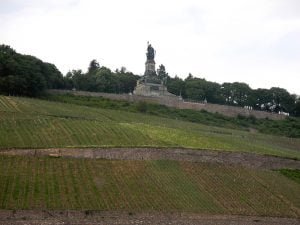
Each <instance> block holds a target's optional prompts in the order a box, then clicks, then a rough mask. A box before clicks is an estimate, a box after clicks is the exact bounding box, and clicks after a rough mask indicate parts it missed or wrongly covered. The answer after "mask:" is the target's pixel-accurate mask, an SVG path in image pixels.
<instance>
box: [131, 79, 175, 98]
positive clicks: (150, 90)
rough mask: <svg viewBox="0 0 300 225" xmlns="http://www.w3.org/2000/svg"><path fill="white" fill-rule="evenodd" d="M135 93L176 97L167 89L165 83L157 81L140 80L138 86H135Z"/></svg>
mask: <svg viewBox="0 0 300 225" xmlns="http://www.w3.org/2000/svg"><path fill="white" fill-rule="evenodd" d="M133 94H135V95H141V96H152V97H162V96H168V97H176V98H178V97H177V96H176V95H173V94H171V93H169V92H168V91H167V87H166V86H164V85H163V84H155V83H142V82H138V83H137V86H136V87H135V89H134V91H133Z"/></svg>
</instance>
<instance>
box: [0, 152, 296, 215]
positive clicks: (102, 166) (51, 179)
mask: <svg viewBox="0 0 300 225" xmlns="http://www.w3.org/2000/svg"><path fill="white" fill-rule="evenodd" d="M0 190H1V191H0V208H1V209H76V210H79V209H80V210H87V209H92V210H121V211H122V210H126V211H129V212H130V211H131V212H142V211H147V212H149V211H150V212H151V211H160V212H170V211H171V212H172V211H181V212H182V211H184V212H195V213H206V214H239V215H256V216H280V217H295V218H299V217H300V188H299V184H298V183H296V182H294V181H293V180H290V179H288V178H286V177H285V176H283V175H281V174H280V173H279V172H276V171H265V170H257V169H249V168H247V169H246V168H242V167H237V166H226V165H218V164H211V163H192V162H178V161H160V160H158V161H116V160H101V159H100V160H90V159H85V160H84V159H65V158H47V157H43V158H39V157H9V156H0ZM287 190H288V191H287Z"/></svg>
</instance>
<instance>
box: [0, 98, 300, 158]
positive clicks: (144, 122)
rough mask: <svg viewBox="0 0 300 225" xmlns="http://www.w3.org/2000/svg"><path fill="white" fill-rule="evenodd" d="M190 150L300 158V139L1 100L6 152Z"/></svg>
mask: <svg viewBox="0 0 300 225" xmlns="http://www.w3.org/2000/svg"><path fill="white" fill-rule="evenodd" d="M110 146H111V147H115V146H119V147H124V146H129V147H143V146H148V147H184V148H195V149H211V150H226V151H243V152H255V153H259V154H268V155H275V156H281V157H289V158H297V159H300V139H296V138H286V137H279V136H271V135H265V134H260V133H250V132H247V131H240V130H233V129H225V128H219V127H213V126H206V125H201V124H196V123H191V122H184V121H179V120H175V119H167V118H162V117H158V116H151V115H146V114H142V113H130V112H125V111H118V110H109V109H101V108H93V107H87V106H79V105H73V104H66V103H59V102H50V101H45V100H37V99H30V98H17V97H5V96H0V148H54V147H110Z"/></svg>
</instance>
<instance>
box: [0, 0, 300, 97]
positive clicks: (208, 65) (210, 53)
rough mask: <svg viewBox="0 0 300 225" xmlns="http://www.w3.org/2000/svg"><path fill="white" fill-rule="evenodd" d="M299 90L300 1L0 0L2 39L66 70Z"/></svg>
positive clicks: (3, 41) (2, 41)
mask: <svg viewBox="0 0 300 225" xmlns="http://www.w3.org/2000/svg"><path fill="white" fill-rule="evenodd" d="M147 41H149V42H150V43H151V44H152V46H153V47H154V49H155V50H156V57H155V61H156V65H157V66H158V65H160V64H163V65H164V66H165V67H166V70H167V72H168V73H169V75H170V76H172V77H174V76H175V75H177V76H178V77H181V78H186V77H187V76H188V74H189V73H191V74H192V75H193V76H194V77H199V78H205V79H206V80H209V81H214V82H218V83H223V82H245V83H247V84H249V85H250V87H251V88H255V89H256V88H271V87H281V88H285V89H287V90H288V91H289V92H290V93H292V94H298V95H300V0H226V1H224V0H209V1H208V0H147V1H145V0H126V1H125V0H0V44H6V45H10V46H11V47H12V48H13V49H15V50H16V51H17V52H19V53H22V54H29V55H34V56H36V57H38V58H40V59H41V60H43V61H45V62H50V63H53V64H55V65H56V66H57V67H58V69H59V70H60V71H61V72H62V73H63V74H66V73H67V72H68V71H69V70H73V69H82V70H83V71H86V70H87V68H88V65H89V62H90V61H91V60H92V59H96V60H98V62H99V63H100V65H101V66H106V67H108V68H110V69H112V70H115V69H117V68H121V67H122V66H124V67H126V68H127V70H128V71H131V72H133V73H135V74H139V75H142V74H143V73H144V70H145V61H146V55H145V53H146V48H147Z"/></svg>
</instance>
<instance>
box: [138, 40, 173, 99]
mask: <svg viewBox="0 0 300 225" xmlns="http://www.w3.org/2000/svg"><path fill="white" fill-rule="evenodd" d="M155 54H156V52H155V50H154V48H153V47H152V46H151V44H149V43H148V47H147V53H146V57H147V60H146V63H145V73H144V76H142V77H141V78H140V79H139V80H138V81H137V85H136V87H135V89H134V91H133V93H134V94H135V95H142V96H169V97H176V96H175V95H173V94H171V93H169V92H168V91H167V87H166V86H165V84H164V81H163V80H161V79H159V77H158V76H157V74H156V70H155V61H154V57H155Z"/></svg>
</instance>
